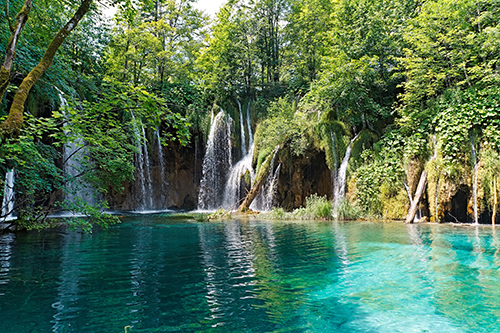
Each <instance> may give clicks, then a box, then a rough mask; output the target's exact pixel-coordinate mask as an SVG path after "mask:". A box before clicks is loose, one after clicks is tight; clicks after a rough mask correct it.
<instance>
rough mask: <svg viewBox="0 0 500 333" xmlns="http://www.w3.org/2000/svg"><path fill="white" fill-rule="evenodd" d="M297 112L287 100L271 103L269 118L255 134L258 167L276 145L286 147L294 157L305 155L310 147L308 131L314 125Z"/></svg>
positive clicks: (258, 127) (259, 126)
mask: <svg viewBox="0 0 500 333" xmlns="http://www.w3.org/2000/svg"><path fill="white" fill-rule="evenodd" d="M295 111H296V110H295V106H294V104H293V103H292V102H290V101H288V100H287V99H285V98H280V99H278V100H277V101H275V102H272V103H271V105H270V106H269V111H268V112H269V116H268V117H267V118H266V119H265V120H263V121H262V122H261V123H259V125H258V126H257V130H256V132H255V153H254V163H255V162H257V165H258V166H260V164H261V163H262V161H263V160H264V158H265V157H266V156H268V155H269V154H270V153H271V152H272V151H273V150H274V149H275V147H276V145H283V146H286V147H287V148H289V149H290V151H291V152H292V155H294V156H300V155H303V154H304V153H305V151H306V149H307V148H308V147H309V145H310V133H308V130H309V131H310V130H311V125H312V124H311V123H310V122H309V121H307V119H306V117H305V115H304V114H303V113H301V112H295ZM255 159H257V160H255ZM257 169H258V168H257Z"/></svg>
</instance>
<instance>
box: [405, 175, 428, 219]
mask: <svg viewBox="0 0 500 333" xmlns="http://www.w3.org/2000/svg"><path fill="white" fill-rule="evenodd" d="M426 185H427V171H422V174H421V175H420V181H419V182H418V186H417V191H416V192H415V196H414V198H413V202H412V203H411V206H410V210H409V211H408V215H406V223H412V222H413V219H414V218H415V214H417V208H418V204H419V203H420V199H421V198H422V195H423V194H424V190H425V186H426Z"/></svg>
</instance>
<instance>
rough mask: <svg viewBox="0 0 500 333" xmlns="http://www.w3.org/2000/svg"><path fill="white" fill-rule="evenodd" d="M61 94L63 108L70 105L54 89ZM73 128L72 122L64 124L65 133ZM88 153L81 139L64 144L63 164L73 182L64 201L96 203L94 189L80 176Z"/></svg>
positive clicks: (68, 187)
mask: <svg viewBox="0 0 500 333" xmlns="http://www.w3.org/2000/svg"><path fill="white" fill-rule="evenodd" d="M54 88H55V89H56V90H57V91H58V92H59V100H60V101H61V108H63V113H64V114H65V112H64V107H65V106H66V105H68V101H67V100H66V98H65V97H64V94H63V92H62V91H61V90H59V89H58V88H57V87H54ZM70 126H71V122H70V121H66V122H65V123H64V127H65V129H64V131H65V132H66V133H68V132H69V129H68V128H69V127H70ZM86 154H87V151H86V149H85V144H84V142H83V140H82V138H80V137H76V138H75V139H74V141H72V142H68V143H66V144H64V147H63V164H64V172H65V173H66V174H67V175H68V176H70V179H71V182H70V184H69V185H68V186H67V191H66V193H65V195H64V199H65V200H66V201H68V202H70V203H71V202H72V203H74V202H76V201H78V200H82V201H84V202H86V203H89V204H92V203H93V202H94V191H93V189H92V188H89V187H87V186H86V185H85V184H83V182H82V181H81V180H80V178H79V177H80V176H81V174H82V171H83V166H82V163H81V160H83V159H84V158H85V155H86Z"/></svg>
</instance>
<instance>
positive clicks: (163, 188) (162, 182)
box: [155, 128, 168, 208]
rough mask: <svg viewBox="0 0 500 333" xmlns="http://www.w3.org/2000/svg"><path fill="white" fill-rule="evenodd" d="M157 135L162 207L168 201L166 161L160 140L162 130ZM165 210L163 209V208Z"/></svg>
mask: <svg viewBox="0 0 500 333" xmlns="http://www.w3.org/2000/svg"><path fill="white" fill-rule="evenodd" d="M155 134H156V149H157V150H158V161H159V165H160V193H161V195H160V199H161V201H160V205H161V203H163V202H165V201H166V195H167V188H166V187H167V185H168V184H167V183H166V182H165V160H164V155H163V146H162V144H161V139H160V130H159V129H158V128H157V129H156V131H155ZM162 208H163V207H162Z"/></svg>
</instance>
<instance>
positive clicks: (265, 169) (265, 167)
mask: <svg viewBox="0 0 500 333" xmlns="http://www.w3.org/2000/svg"><path fill="white" fill-rule="evenodd" d="M278 150H279V148H278V149H277V150H275V151H274V153H273V154H270V155H269V156H268V157H267V158H266V159H265V161H264V162H263V163H262V166H261V167H260V170H259V174H258V175H257V177H255V183H254V185H253V186H252V188H251V189H250V192H248V194H247V196H246V197H245V200H243V202H242V204H241V205H240V207H239V208H238V210H239V211H240V212H246V211H248V209H250V205H251V204H252V202H253V201H254V199H255V198H256V197H257V196H258V195H259V193H260V190H261V189H262V186H263V185H264V183H265V182H266V180H267V177H268V176H269V172H271V168H272V167H273V165H272V164H273V163H272V160H273V157H274V156H275V155H276V154H277V152H278Z"/></svg>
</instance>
